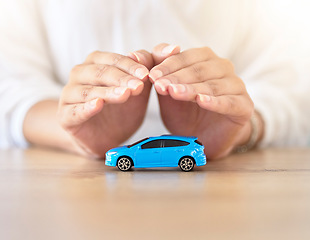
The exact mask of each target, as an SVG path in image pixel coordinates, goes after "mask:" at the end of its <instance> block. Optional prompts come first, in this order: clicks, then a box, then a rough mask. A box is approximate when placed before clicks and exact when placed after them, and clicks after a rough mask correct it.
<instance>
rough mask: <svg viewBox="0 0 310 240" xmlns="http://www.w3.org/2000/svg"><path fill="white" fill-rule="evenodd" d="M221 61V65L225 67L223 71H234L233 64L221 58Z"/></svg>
mask: <svg viewBox="0 0 310 240" xmlns="http://www.w3.org/2000/svg"><path fill="white" fill-rule="evenodd" d="M221 61H222V65H223V66H225V71H227V72H234V71H235V67H234V64H233V63H232V62H231V61H230V60H229V59H226V58H222V59H221Z"/></svg>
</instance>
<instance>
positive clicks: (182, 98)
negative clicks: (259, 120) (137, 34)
mask: <svg viewBox="0 0 310 240" xmlns="http://www.w3.org/2000/svg"><path fill="white" fill-rule="evenodd" d="M153 58H154V61H155V65H156V66H155V67H154V68H153V69H152V70H151V71H150V75H149V76H150V79H151V80H152V81H153V82H154V86H155V89H156V91H157V93H158V95H159V103H160V110H161V116H162V119H163V122H164V124H165V125H166V127H167V129H168V130H169V131H170V132H171V133H172V134H178V135H193V136H197V137H198V138H199V140H200V141H201V142H202V143H203V144H204V146H205V150H206V153H207V157H208V158H219V157H223V156H226V155H228V154H229V153H230V152H231V151H232V150H233V149H234V148H235V147H236V146H238V145H242V144H244V143H245V142H247V140H248V139H249V137H250V133H251V124H250V118H251V116H252V114H253V112H254V104H253V102H252V100H251V98H250V96H249V94H248V93H247V90H246V87H245V84H244V83H243V81H242V80H241V79H240V78H239V77H238V76H237V75H236V74H235V72H234V67H233V64H232V63H231V62H230V61H229V60H227V59H223V58H220V57H218V56H217V55H216V54H215V53H214V52H213V51H212V50H211V49H210V48H207V47H204V48H193V49H189V50H186V51H184V52H180V48H179V47H178V46H175V47H173V46H169V45H167V44H159V45H157V46H156V47H155V48H154V49H153Z"/></svg>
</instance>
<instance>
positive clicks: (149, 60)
mask: <svg viewBox="0 0 310 240" xmlns="http://www.w3.org/2000/svg"><path fill="white" fill-rule="evenodd" d="M128 56H129V57H130V58H131V59H133V60H134V61H136V62H137V63H141V64H142V65H144V66H146V67H147V68H148V69H151V68H152V67H154V59H153V56H152V54H151V53H149V52H148V51H146V50H138V51H135V52H130V53H128Z"/></svg>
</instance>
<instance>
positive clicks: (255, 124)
mask: <svg viewBox="0 0 310 240" xmlns="http://www.w3.org/2000/svg"><path fill="white" fill-rule="evenodd" d="M263 130H264V123H263V119H262V117H261V115H260V114H259V113H258V112H257V111H254V112H253V114H252V116H251V118H250V120H249V121H248V122H247V123H246V125H245V126H244V128H243V130H242V132H241V136H242V137H241V139H240V141H239V142H238V143H237V144H236V147H235V152H239V153H243V152H247V151H249V150H251V149H254V148H255V147H256V146H257V145H258V144H259V142H260V141H261V139H262V137H263Z"/></svg>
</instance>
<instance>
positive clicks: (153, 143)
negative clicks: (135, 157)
mask: <svg viewBox="0 0 310 240" xmlns="http://www.w3.org/2000/svg"><path fill="white" fill-rule="evenodd" d="M161 141H162V140H160V139H159V140H153V141H149V142H147V143H144V144H142V145H141V148H142V149H147V148H160V147H161Z"/></svg>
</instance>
